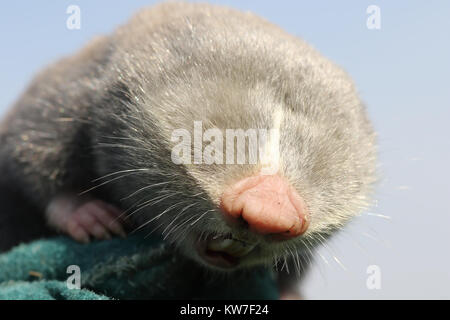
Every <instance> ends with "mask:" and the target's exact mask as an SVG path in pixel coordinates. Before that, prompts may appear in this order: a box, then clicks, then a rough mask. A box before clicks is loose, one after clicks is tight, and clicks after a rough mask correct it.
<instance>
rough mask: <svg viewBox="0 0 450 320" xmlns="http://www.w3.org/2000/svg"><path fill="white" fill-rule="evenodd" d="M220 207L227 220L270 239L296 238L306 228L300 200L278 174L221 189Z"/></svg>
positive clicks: (304, 210)
mask: <svg viewBox="0 0 450 320" xmlns="http://www.w3.org/2000/svg"><path fill="white" fill-rule="evenodd" d="M221 207H222V210H223V212H224V214H225V218H226V219H227V221H229V222H232V223H239V224H240V225H241V226H243V225H244V226H247V227H248V228H249V229H250V230H251V231H253V232H256V233H260V234H264V235H270V236H273V237H274V238H280V239H286V238H292V237H295V236H298V235H300V234H302V233H304V232H305V231H306V228H307V226H308V223H307V220H308V219H307V214H306V207H305V205H304V203H303V199H302V198H301V197H300V196H299V195H298V193H297V192H296V191H295V190H294V189H293V188H292V187H291V186H290V185H289V184H288V183H287V181H286V180H285V179H283V178H281V177H280V176H278V175H274V176H256V177H250V178H245V179H243V180H241V181H239V182H238V183H236V184H235V185H233V186H231V187H230V188H228V189H227V190H225V192H224V193H223V195H222V198H221Z"/></svg>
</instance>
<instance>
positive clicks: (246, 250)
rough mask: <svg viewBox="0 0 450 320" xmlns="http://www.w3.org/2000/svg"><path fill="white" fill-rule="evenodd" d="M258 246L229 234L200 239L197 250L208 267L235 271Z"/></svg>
mask: <svg viewBox="0 0 450 320" xmlns="http://www.w3.org/2000/svg"><path fill="white" fill-rule="evenodd" d="M256 245H257V244H256V243H249V242H246V241H243V240H241V239H237V238H234V237H233V236H232V235H231V234H228V235H215V236H208V237H207V238H206V239H199V240H198V241H197V243H196V249H197V253H198V255H199V256H200V258H201V259H202V260H203V261H204V262H205V263H206V264H207V265H211V266H214V267H218V268H220V269H233V268H236V267H237V266H238V265H239V264H240V263H241V260H242V259H245V257H246V256H248V255H249V254H250V253H251V252H252V251H253V250H254V249H255V247H256Z"/></svg>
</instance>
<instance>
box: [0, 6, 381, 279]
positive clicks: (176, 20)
mask: <svg viewBox="0 0 450 320" xmlns="http://www.w3.org/2000/svg"><path fill="white" fill-rule="evenodd" d="M230 132H231V133H234V136H233V135H232V136H231V138H229V134H230ZM239 132H240V133H242V132H244V134H245V135H244V139H245V141H244V143H243V144H242V143H241V144H240V145H239V139H240V138H239V134H238V133H239ZM264 132H265V133H266V134H265V139H262V138H261V139H260V140H259V142H260V143H259V145H258V155H259V156H258V157H257V158H256V160H255V158H254V157H253V160H255V161H248V159H250V158H252V157H251V156H252V155H254V153H253V151H252V150H250V145H251V143H250V142H251V141H250V140H251V138H252V133H256V134H259V133H261V137H262V136H264V134H262V133H264ZM213 138H214V139H213ZM258 138H259V136H258ZM0 139H1V143H0V173H1V181H0V207H1V208H2V210H1V213H0V250H7V249H8V248H11V247H12V246H14V245H16V244H18V243H20V242H26V241H30V240H32V239H36V238H39V237H46V236H50V235H52V234H54V233H55V232H62V233H65V234H67V235H69V236H71V237H72V238H74V239H75V240H77V241H80V242H88V241H90V240H94V239H103V240H106V239H109V238H110V237H111V236H114V235H119V236H125V234H127V233H129V232H133V231H136V230H140V231H142V232H146V233H148V234H150V233H152V232H153V233H154V234H158V235H160V236H162V237H163V238H164V239H165V240H166V241H167V242H168V243H172V244H173V246H174V248H176V250H178V251H179V252H180V253H181V254H183V255H185V256H186V257H188V258H190V259H191V260H193V261H195V262H197V263H198V265H200V266H202V267H204V268H206V269H207V270H213V271H215V272H217V273H222V274H223V273H225V274H227V273H230V272H233V271H235V270H250V269H251V268H252V267H255V266H262V265H266V266H268V267H273V266H282V267H285V268H281V269H283V270H286V269H287V268H288V267H289V266H291V268H292V266H294V267H296V268H297V269H298V270H300V274H303V271H304V270H305V268H306V266H307V265H308V262H309V261H310V259H311V256H312V255H313V251H314V248H315V247H317V245H318V244H320V243H322V242H323V241H325V240H326V239H327V238H328V237H329V236H330V235H332V234H333V233H335V232H336V231H337V230H339V229H341V228H342V227H343V226H344V225H345V224H346V223H347V222H348V221H349V219H351V218H352V217H354V216H356V215H357V214H359V213H360V212H361V211H362V210H364V209H365V208H366V207H367V206H368V205H369V202H370V195H371V191H372V186H373V183H374V181H375V165H376V143H375V134H374V130H373V128H372V125H371V123H370V121H369V120H368V116H367V114H366V111H365V107H364V105H363V103H362V102H361V100H360V98H359V97H358V94H357V92H356V90H355V87H354V85H353V83H352V81H351V79H350V78H349V76H348V75H347V74H346V73H345V72H344V71H343V70H342V69H340V68H339V67H337V66H336V65H335V64H333V63H332V62H330V61H329V60H327V59H326V58H324V57H323V56H322V55H321V54H319V53H318V52H317V51H316V50H315V49H313V48H312V47H311V46H309V45H308V44H306V43H305V42H304V41H303V40H301V39H299V38H297V37H295V36H292V35H290V34H288V33H286V32H285V31H283V30H282V29H280V28H279V27H277V26H275V25H273V24H271V23H269V22H267V21H265V20H264V19H262V18H259V17H257V16H255V15H254V14H251V13H243V12H239V11H236V10H234V9H230V8H226V7H222V6H216V5H208V4H194V3H175V2H174V3H172V2H171V3H163V4H159V5H156V6H154V7H151V8H148V9H143V10H141V11H140V12H138V13H137V14H136V15H135V16H134V17H133V18H132V19H131V20H130V21H129V22H128V23H127V24H125V25H123V26H120V27H118V28H117V29H116V30H115V31H114V32H113V33H112V34H111V35H108V36H100V37H97V38H95V39H93V40H92V41H91V42H90V43H89V44H88V45H87V46H86V47H84V48H83V49H82V50H81V51H80V52H78V53H76V54H75V55H72V56H68V57H65V58H63V59H61V60H60V61H58V62H56V63H54V64H52V65H50V66H49V67H47V68H46V69H45V70H43V71H42V72H40V73H39V74H38V75H37V76H36V77H35V78H34V80H33V81H32V83H31V84H30V86H29V87H28V88H27V89H26V91H25V93H24V94H23V95H22V96H21V97H20V99H19V100H18V101H17V102H16V103H15V105H14V106H13V107H12V108H11V110H10V112H9V113H7V114H6V116H5V117H4V119H3V120H2V122H1V126H0ZM252 141H253V140H252ZM261 141H262V142H261ZM233 142H234V143H235V145H232V143H233ZM240 142H242V140H241V141H240ZM212 147H214V148H212ZM225 147H226V148H225ZM228 147H229V148H228ZM247 149H248V150H247ZM211 150H213V151H211ZM242 159H244V161H242ZM267 168H271V170H266V169H267ZM277 269H280V268H278V267H277ZM283 272H284V271H283ZM283 272H280V274H282V273H283ZM293 273H295V272H291V274H293ZM295 274H296V273H295ZM280 279H284V278H283V277H282V276H280ZM292 281H293V280H292ZM292 281H291V280H289V281H284V286H285V287H289V285H290V284H292V283H293V282H292ZM280 283H281V284H282V283H283V281H282V280H280Z"/></svg>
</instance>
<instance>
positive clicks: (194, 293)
mask: <svg viewBox="0 0 450 320" xmlns="http://www.w3.org/2000/svg"><path fill="white" fill-rule="evenodd" d="M70 265H77V266H78V267H79V268H80V271H81V273H80V274H81V278H80V279H81V289H69V287H68V285H67V282H69V283H73V282H71V281H68V280H67V279H68V278H69V277H71V276H72V275H73V272H69V273H68V272H67V267H68V266H70ZM277 298H278V291H277V289H276V285H275V281H274V278H273V274H272V273H271V272H270V271H269V270H266V269H254V270H249V271H245V272H234V273H232V274H216V273H212V272H210V271H209V272H208V271H206V270H205V269H203V268H201V267H199V266H197V265H196V264H195V263H193V262H191V261H190V260H188V259H186V258H184V257H183V256H181V255H180V254H177V253H175V252H174V250H173V249H172V248H171V247H170V246H169V245H167V244H166V243H164V242H163V241H162V240H160V239H159V238H143V237H141V236H139V235H135V236H131V237H128V238H127V239H119V238H115V239H112V240H109V241H95V242H92V243H90V244H87V245H86V244H79V243H77V242H75V241H73V240H71V239H69V238H66V237H57V238H51V239H44V240H37V241H34V242H32V243H29V244H21V245H19V246H17V247H15V248H13V249H12V250H10V251H9V252H6V253H3V254H0V299H57V300H60V299H77V300H78V299H89V300H91V299H277Z"/></svg>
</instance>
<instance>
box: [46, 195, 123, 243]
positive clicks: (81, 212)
mask: <svg viewBox="0 0 450 320" xmlns="http://www.w3.org/2000/svg"><path fill="white" fill-rule="evenodd" d="M120 214H121V212H120V210H119V209H117V208H116V207H114V206H112V205H110V204H107V203H105V202H103V201H101V200H92V199H91V200H88V201H85V202H82V203H81V204H80V203H75V200H73V199H71V198H70V197H64V198H57V199H55V200H53V201H52V203H51V204H50V205H49V206H48V209H47V218H48V221H49V224H50V225H52V226H54V227H55V228H56V229H58V230H60V231H62V232H65V233H67V234H68V235H70V236H71V237H72V238H73V239H75V240H77V241H79V242H83V243H87V242H89V240H90V239H91V238H95V239H101V240H106V239H110V238H111V235H112V234H114V235H118V236H121V237H125V236H126V233H125V231H124V229H123V227H122V224H121V223H120V222H119V221H118V218H119V216H120Z"/></svg>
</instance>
